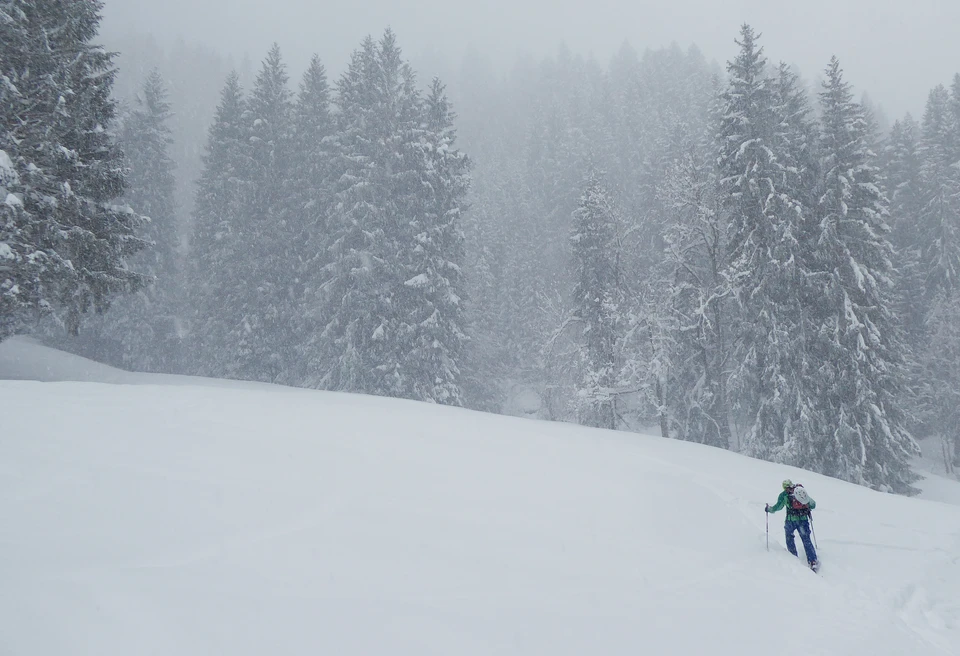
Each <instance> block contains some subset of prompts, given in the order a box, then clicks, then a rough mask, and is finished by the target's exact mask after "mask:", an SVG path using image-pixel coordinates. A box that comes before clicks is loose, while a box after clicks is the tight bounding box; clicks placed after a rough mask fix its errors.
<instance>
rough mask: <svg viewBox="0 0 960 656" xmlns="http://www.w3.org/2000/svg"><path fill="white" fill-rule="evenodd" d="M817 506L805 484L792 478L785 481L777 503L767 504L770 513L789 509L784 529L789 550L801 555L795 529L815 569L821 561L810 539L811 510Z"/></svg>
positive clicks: (808, 559)
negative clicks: (795, 539)
mask: <svg viewBox="0 0 960 656" xmlns="http://www.w3.org/2000/svg"><path fill="white" fill-rule="evenodd" d="M816 507H817V502H816V501H814V500H813V499H811V498H810V495H808V494H807V493H806V490H804V489H803V486H802V485H798V484H794V483H793V481H791V480H790V479H787V480H785V481H784V482H783V492H781V493H780V496H779V497H778V498H777V503H776V504H775V505H773V506H771V505H770V504H767V507H766V511H767V512H768V513H775V512H777V511H778V510H780V509H781V508H786V509H787V519H786V521H785V522H784V524H783V530H784V532H785V533H786V535H787V550H788V551H789V552H790V553H792V554H793V555H794V556H797V557H799V554H797V545H796V542H795V541H794V537H793V533H794V531H796V532H799V533H800V540H802V541H803V550H804V552H805V553H806V555H807V562H808V563H809V565H810V567H811V568H812V569H814V570H816V569H817V567H818V566H819V565H820V563H819V562H818V561H817V552H816V550H815V549H814V548H813V543H812V542H811V541H810V511H811V510H813V509H814V508H816Z"/></svg>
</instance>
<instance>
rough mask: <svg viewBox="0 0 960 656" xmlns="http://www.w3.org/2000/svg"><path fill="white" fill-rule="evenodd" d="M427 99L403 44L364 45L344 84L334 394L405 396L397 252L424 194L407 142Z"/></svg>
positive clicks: (414, 137) (330, 337)
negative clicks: (418, 196)
mask: <svg viewBox="0 0 960 656" xmlns="http://www.w3.org/2000/svg"><path fill="white" fill-rule="evenodd" d="M420 103H421V100H420V97H419V94H418V93H417V91H416V87H415V82H414V76H413V71H412V70H411V69H410V67H409V65H408V64H405V63H404V62H403V61H402V58H401V55H400V49H399V47H398V46H397V43H396V37H395V36H394V34H393V33H392V32H390V31H387V32H386V33H385V34H384V36H383V38H382V39H381V40H380V42H379V43H376V42H374V41H373V39H371V38H367V39H366V40H365V41H364V43H363V45H362V46H361V48H360V49H359V50H358V51H356V52H355V53H354V55H353V58H352V60H351V63H350V66H349V67H348V69H347V71H346V73H344V75H343V76H342V77H341V79H340V81H339V84H338V105H339V109H340V112H339V115H338V126H337V135H336V138H335V141H334V146H335V156H334V162H333V165H334V167H335V169H334V170H335V174H334V177H335V179H336V180H337V183H336V186H335V194H336V199H337V202H336V208H335V211H334V212H333V215H332V216H331V227H330V242H329V244H330V246H329V249H330V250H329V255H328V257H329V258H330V265H329V266H328V279H327V281H326V282H325V284H324V293H325V295H326V298H327V299H328V301H329V303H330V311H329V313H328V315H327V316H328V317H329V319H328V322H327V326H326V327H325V329H324V333H323V337H324V340H325V341H326V342H327V343H328V344H329V345H330V347H331V354H330V358H329V361H328V363H329V369H328V370H327V372H326V373H325V375H324V377H323V379H322V385H323V386H324V387H326V388H328V389H337V390H347V391H355V392H366V393H370V394H381V395H387V396H400V395H403V394H404V392H405V390H406V389H407V384H408V381H406V380H405V376H404V372H403V371H402V369H401V366H400V363H401V358H402V349H401V347H400V343H401V340H402V337H403V336H402V334H401V324H402V322H403V319H402V313H403V312H404V309H403V308H402V307H398V304H396V303H395V302H394V297H395V296H396V297H398V298H403V297H404V289H405V283H406V281H407V280H408V278H407V277H404V271H403V267H402V263H401V260H400V257H399V254H400V253H403V252H405V249H407V248H410V247H412V245H413V232H412V227H411V225H410V222H411V218H412V216H411V215H410V214H409V211H410V209H411V201H412V198H413V197H415V195H416V193H417V192H418V189H417V187H418V185H419V179H418V174H417V168H418V167H419V166H420V164H421V162H419V161H418V158H416V157H412V156H411V155H410V144H411V143H413V142H415V141H419V140H420V138H421V134H422V127H421V126H422V116H421V109H420Z"/></svg>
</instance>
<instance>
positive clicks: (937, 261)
mask: <svg viewBox="0 0 960 656" xmlns="http://www.w3.org/2000/svg"><path fill="white" fill-rule="evenodd" d="M920 158H921V174H920V178H921V186H922V190H923V205H922V207H921V210H920V221H919V223H920V251H921V253H922V256H921V267H922V270H923V273H924V274H925V283H926V294H925V296H924V299H925V305H926V307H925V308H924V309H925V310H926V312H925V313H924V314H923V316H922V318H923V319H924V325H923V327H924V328H925V329H926V334H925V335H924V337H926V338H927V339H926V341H924V342H923V343H922V344H921V345H920V347H919V349H918V351H919V354H918V359H919V361H920V366H919V373H918V376H917V378H918V379H919V383H920V385H919V389H920V394H919V400H920V404H919V406H920V412H921V417H922V418H923V419H924V420H925V424H924V425H923V429H924V432H925V433H928V434H932V435H940V436H941V437H942V438H943V439H944V440H945V442H947V443H949V442H953V444H954V448H953V452H954V454H955V457H956V454H957V453H958V452H960V428H958V420H960V415H958V414H957V411H956V402H957V398H956V388H955V387H953V385H955V383H956V378H957V376H956V371H954V370H955V369H956V358H955V357H951V356H955V355H956V349H955V347H956V343H955V342H956V328H955V326H956V324H958V323H960V279H958V275H960V76H958V77H957V78H955V79H954V82H953V85H952V87H951V91H950V92H948V91H947V90H946V89H945V88H944V87H943V86H938V87H937V88H935V89H934V90H933V91H932V92H931V93H930V96H929V98H928V101H927V107H926V111H925V112H924V117H923V125H922V130H921V139H920Z"/></svg>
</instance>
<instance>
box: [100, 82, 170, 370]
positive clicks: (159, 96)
mask: <svg viewBox="0 0 960 656" xmlns="http://www.w3.org/2000/svg"><path fill="white" fill-rule="evenodd" d="M171 117H172V112H171V109H170V104H169V102H168V101H167V89H166V84H165V83H164V81H163V78H162V77H161V76H160V74H159V72H157V71H156V70H154V71H153V72H151V73H150V75H149V76H148V77H147V79H146V81H145V82H144V83H143V87H142V89H141V92H140V93H139V94H138V95H137V98H136V104H135V107H134V109H133V111H132V112H131V113H130V115H129V116H128V117H127V119H126V120H125V121H124V123H123V128H122V130H121V133H120V143H121V144H122V146H123V149H124V153H125V155H126V161H127V167H128V175H127V190H126V193H125V194H124V200H125V201H126V202H128V203H129V204H130V205H131V206H132V207H136V208H137V210H138V211H140V212H142V213H143V214H144V215H146V217H147V218H148V219H149V221H148V222H147V223H145V224H144V226H143V227H142V228H141V230H140V231H139V236H140V237H141V238H143V239H144V240H145V241H147V242H148V243H150V244H151V247H150V249H149V250H147V251H146V252H144V253H143V254H138V255H137V256H135V258H134V259H133V260H132V261H131V262H132V264H133V265H134V266H135V267H136V268H137V269H138V270H140V271H142V272H143V273H145V274H147V275H150V276H151V277H152V279H153V284H151V285H150V286H148V287H146V288H144V289H143V290H142V291H141V292H139V293H138V294H136V295H132V296H128V297H125V298H122V299H121V300H120V301H119V302H118V303H115V304H114V306H113V307H112V308H111V311H110V312H109V313H108V314H107V315H106V316H105V317H104V318H103V319H102V320H100V321H97V322H95V324H94V326H95V330H96V332H97V333H98V335H97V339H98V340H99V341H103V340H105V341H106V342H107V343H108V344H109V343H114V344H116V345H117V346H118V347H119V351H114V350H113V349H109V350H107V351H101V353H100V357H98V358H97V359H100V360H103V361H107V362H113V363H115V364H117V365H119V366H122V367H125V368H128V369H133V370H135V371H165V372H171V371H174V370H176V369H177V368H178V364H177V362H178V360H179V357H180V353H179V352H180V348H179V330H178V318H177V316H178V314H179V312H180V307H179V301H178V298H177V293H178V291H179V289H178V285H179V282H180V281H179V279H178V274H179V271H178V268H179V266H178V265H179V256H178V251H179V245H178V231H177V224H176V222H177V205H176V199H175V194H176V177H175V174H174V170H175V164H174V162H173V160H172V159H171V158H170V154H169V149H170V147H171V145H172V143H173V139H172V137H171V134H170V126H169V121H170V119H171Z"/></svg>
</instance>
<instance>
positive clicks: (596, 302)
mask: <svg viewBox="0 0 960 656" xmlns="http://www.w3.org/2000/svg"><path fill="white" fill-rule="evenodd" d="M619 239H620V226H619V221H618V216H617V211H616V209H615V208H614V206H613V203H612V201H611V199H610V196H609V194H608V192H607V190H606V189H605V187H604V185H603V182H602V180H601V178H600V176H599V175H598V174H596V173H593V174H591V175H590V177H589V178H588V179H587V183H586V187H585V189H584V192H583V196H581V198H580V203H579V205H578V207H577V209H576V210H575V211H574V213H573V231H572V233H571V236H570V242H571V244H572V246H573V257H574V264H575V267H576V269H575V274H574V275H575V278H574V279H575V280H576V287H575V288H574V292H573V303H574V306H573V307H574V318H575V319H576V320H577V321H578V322H579V323H580V325H581V326H582V335H583V345H582V349H581V360H582V363H583V374H582V379H581V381H580V384H579V388H578V398H579V401H580V403H579V412H578V415H579V418H580V423H582V424H584V425H587V426H597V427H601V428H610V429H616V428H617V425H618V415H617V408H616V391H615V388H616V384H617V381H618V378H619V375H620V370H619V358H618V355H619V346H620V342H621V340H622V338H623V332H624V329H625V323H624V317H623V304H624V298H623V296H624V295H623V280H622V276H621V271H620V244H619Z"/></svg>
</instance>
